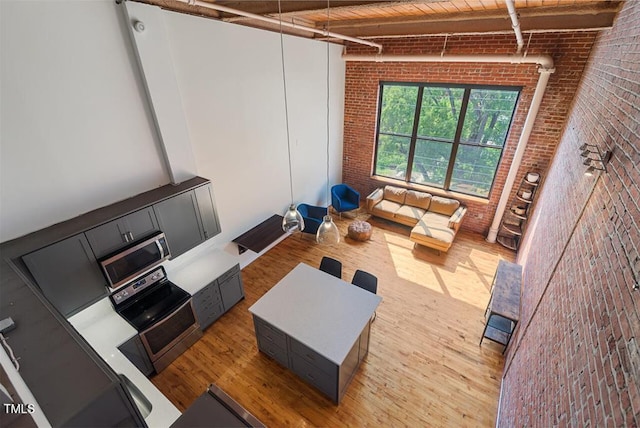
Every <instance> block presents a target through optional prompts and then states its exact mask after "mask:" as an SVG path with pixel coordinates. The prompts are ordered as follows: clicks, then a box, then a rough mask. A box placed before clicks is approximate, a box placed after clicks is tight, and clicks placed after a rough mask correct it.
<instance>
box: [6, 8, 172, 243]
mask: <svg viewBox="0 0 640 428" xmlns="http://www.w3.org/2000/svg"><path fill="white" fill-rule="evenodd" d="M0 31H1V33H0V39H1V42H0V43H1V44H0V55H1V57H0V62H1V67H2V68H1V74H0V81H1V83H0V103H1V106H0V108H1V115H0V127H1V129H0V196H1V199H0V201H1V203H0V241H5V240H8V239H11V238H15V237H18V236H21V235H23V234H25V233H28V232H32V231H34V230H37V229H40V228H42V227H45V226H48V225H51V224H53V223H56V222H59V221H62V220H65V219H68V218H71V217H74V216H76V215H78V214H81V213H83V212H86V211H90V210H92V209H95V208H97V207H100V206H103V205H106V204H109V203H111V202H115V201H118V200H121V199H124V198H126V197H129V196H132V195H135V194H137V193H140V192H143V191H146V190H149V189H151V188H154V187H156V186H158V185H162V184H164V183H167V182H168V178H167V174H166V172H165V170H164V166H163V164H162V162H161V159H160V155H159V151H158V145H157V143H156V140H155V139H156V137H155V135H156V134H155V131H154V129H153V124H152V122H151V120H150V116H149V114H148V111H147V109H146V104H145V102H146V101H145V99H144V93H143V91H142V89H141V88H142V87H141V85H140V81H139V78H138V75H137V70H136V69H135V68H134V65H135V62H134V60H133V56H132V52H131V49H130V43H129V41H128V40H127V39H126V38H125V37H124V36H125V35H126V33H125V32H124V31H123V29H122V28H121V22H120V12H119V11H118V9H117V6H116V4H115V3H114V2H113V1H98V2H96V1H91V2H87V1H71V2H70V1H56V2H39V1H26V2H25V1H23V2H13V1H6V0H2V1H0Z"/></svg>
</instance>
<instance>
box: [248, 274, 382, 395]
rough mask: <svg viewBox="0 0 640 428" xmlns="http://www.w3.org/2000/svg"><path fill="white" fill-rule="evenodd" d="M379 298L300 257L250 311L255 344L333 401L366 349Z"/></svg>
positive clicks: (340, 393)
mask: <svg viewBox="0 0 640 428" xmlns="http://www.w3.org/2000/svg"><path fill="white" fill-rule="evenodd" d="M381 300H382V298H380V296H377V295H375V294H372V293H370V292H368V291H366V290H363V289H361V288H359V287H357V286H355V285H352V284H349V283H347V282H345V281H343V280H341V279H338V278H336V277H334V276H331V275H329V274H327V273H325V272H322V271H320V270H319V269H316V268H314V267H311V266H309V265H306V264H304V263H300V264H299V265H298V266H296V267H295V268H294V269H293V270H292V271H291V272H289V273H288V274H287V275H286V276H285V277H284V278H283V279H282V280H281V281H280V282H278V284H276V285H275V286H274V287H273V288H272V289H271V290H269V291H268V292H267V293H266V294H265V295H264V296H262V297H261V298H260V299H259V300H258V301H257V302H256V303H255V304H254V305H253V306H251V307H250V308H249V311H250V312H251V313H252V315H253V321H254V327H255V333H256V339H257V341H258V349H259V350H260V351H261V352H263V353H265V354H267V355H269V356H270V357H272V358H273V359H275V360H276V361H278V362H279V363H280V364H282V365H283V366H285V367H287V368H289V369H290V370H291V371H293V372H294V373H296V374H297V375H298V376H300V377H301V378H303V379H304V380H305V381H307V382H308V383H310V384H311V385H313V386H314V387H316V388H317V389H319V390H320V391H321V392H323V393H324V394H325V395H327V396H328V397H329V398H331V399H332V400H333V401H334V402H335V403H336V404H337V403H339V402H340V400H341V399H342V397H343V396H344V393H345V391H346V388H347V386H348V385H349V382H350V381H351V378H352V377H353V376H354V374H355V373H356V371H357V369H358V367H359V366H360V363H361V362H362V360H363V359H364V357H365V356H366V354H367V353H368V351H369V332H370V328H371V317H372V316H373V314H374V312H375V310H376V308H377V307H378V305H379V304H380V301H381Z"/></svg>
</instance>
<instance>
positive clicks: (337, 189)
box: [331, 184, 360, 215]
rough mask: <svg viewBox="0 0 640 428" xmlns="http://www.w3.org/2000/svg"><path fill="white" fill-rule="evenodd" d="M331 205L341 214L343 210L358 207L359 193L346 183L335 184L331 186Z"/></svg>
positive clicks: (351, 209)
mask: <svg viewBox="0 0 640 428" xmlns="http://www.w3.org/2000/svg"><path fill="white" fill-rule="evenodd" d="M331 206H333V209H334V210H336V211H337V212H339V213H340V215H342V213H343V212H346V211H353V210H357V209H358V208H360V193H358V192H356V191H355V190H354V189H352V188H351V187H349V186H348V185H346V184H336V185H335V186H333V187H332V188H331Z"/></svg>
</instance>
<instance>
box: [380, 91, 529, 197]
mask: <svg viewBox="0 0 640 428" xmlns="http://www.w3.org/2000/svg"><path fill="white" fill-rule="evenodd" d="M519 95H520V88H514V87H486V86H470V85H430V84H426V83H423V84H416V83H410V84H408V83H381V85H380V103H379V106H380V109H379V112H378V135H377V145H376V163H375V167H374V173H375V174H376V175H379V176H383V177H390V178H395V179H399V180H404V181H406V182H408V183H418V184H425V185H428V186H433V187H439V188H442V189H445V190H453V191H456V192H460V193H465V194H469V195H475V196H481V197H484V198H488V197H489V193H490V191H491V187H492V185H493V181H494V178H495V174H496V170H497V168H498V164H499V162H500V158H501V156H502V150H503V148H504V144H505V141H506V138H507V134H508V132H509V128H510V126H511V121H512V118H513V113H514V111H515V106H516V103H517V101H518V96H519Z"/></svg>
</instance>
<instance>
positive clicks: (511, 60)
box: [342, 54, 553, 70]
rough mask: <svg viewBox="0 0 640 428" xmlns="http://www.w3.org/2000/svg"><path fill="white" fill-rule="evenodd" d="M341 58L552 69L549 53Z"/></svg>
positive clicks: (359, 60)
mask: <svg viewBox="0 0 640 428" xmlns="http://www.w3.org/2000/svg"><path fill="white" fill-rule="evenodd" d="M342 59H344V60H345V61H354V62H480V63H481V62H487V63H506V64H538V65H540V66H541V67H542V68H543V69H547V70H549V69H553V58H551V57H550V56H549V55H530V56H524V55H446V54H445V55H443V56H441V55H439V54H438V55H387V54H381V55H380V54H378V55H376V54H373V55H358V54H343V55H342Z"/></svg>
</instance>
